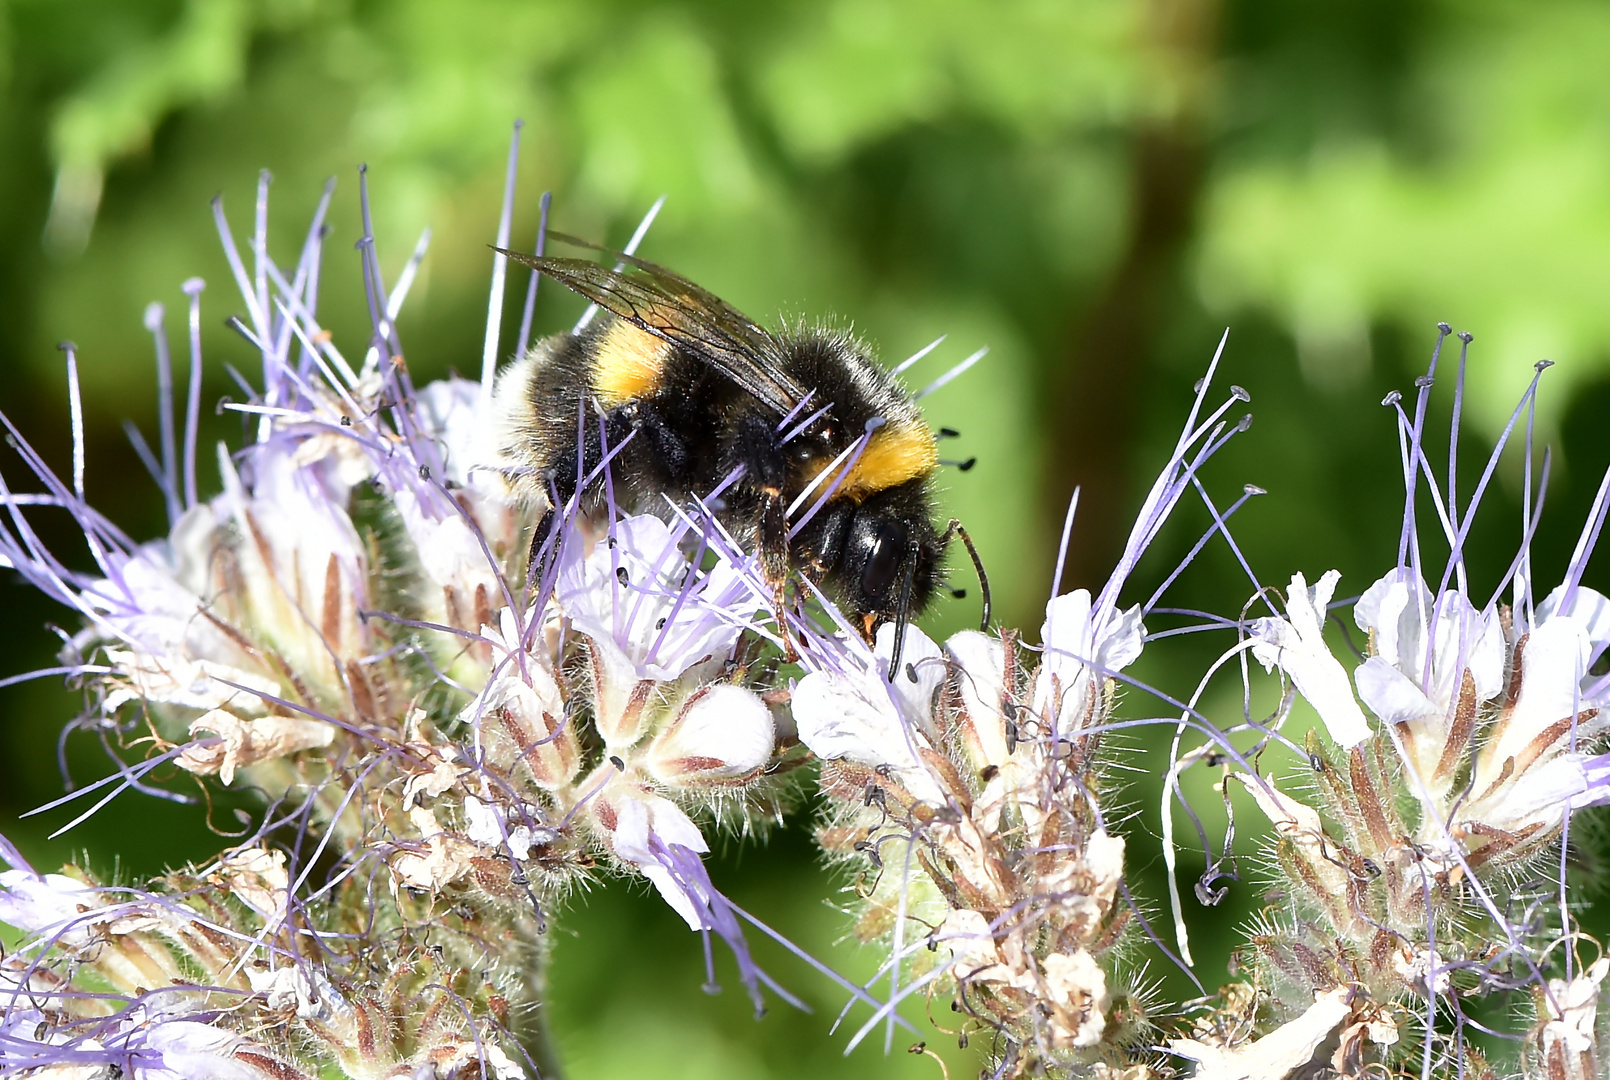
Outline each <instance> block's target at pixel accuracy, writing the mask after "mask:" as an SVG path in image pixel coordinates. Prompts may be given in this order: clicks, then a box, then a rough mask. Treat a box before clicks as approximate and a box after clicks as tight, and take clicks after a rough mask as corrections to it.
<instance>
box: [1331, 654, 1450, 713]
mask: <svg viewBox="0 0 1610 1080" xmlns="http://www.w3.org/2000/svg"><path fill="white" fill-rule="evenodd" d="M1353 680H1354V681H1355V682H1357V683H1358V696H1359V697H1360V698H1361V699H1362V700H1363V702H1364V704H1366V705H1368V706H1369V708H1370V712H1372V713H1374V714H1375V715H1376V716H1378V717H1379V718H1380V719H1381V721H1382V722H1383V723H1386V724H1404V723H1409V722H1411V721H1415V720H1420V719H1423V718H1425V717H1428V716H1439V714H1440V711H1441V710H1439V709H1438V708H1437V705H1436V703H1435V702H1433V701H1432V700H1431V699H1430V698H1428V697H1426V696H1425V694H1424V693H1422V692H1421V690H1420V688H1419V687H1418V686H1416V685H1415V684H1414V681H1413V680H1411V679H1410V678H1409V677H1408V676H1407V675H1405V674H1403V672H1401V671H1399V670H1398V669H1397V668H1395V667H1393V666H1392V665H1391V664H1390V663H1388V662H1387V660H1386V657H1384V656H1372V657H1370V658H1369V659H1368V660H1366V661H1364V663H1362V664H1360V665H1359V666H1358V667H1357V668H1356V669H1355V670H1354V672H1353ZM1439 718H1440V716H1439Z"/></svg>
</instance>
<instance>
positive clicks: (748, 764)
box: [649, 683, 777, 783]
mask: <svg viewBox="0 0 1610 1080" xmlns="http://www.w3.org/2000/svg"><path fill="white" fill-rule="evenodd" d="M776 739H777V737H776V731H775V729H774V726H773V724H772V717H771V710H770V709H768V708H767V707H766V703H765V702H764V701H761V700H760V698H759V697H758V696H757V695H756V694H755V693H754V692H753V691H751V690H746V689H744V688H743V687H741V686H733V685H731V684H730V683H718V684H717V685H715V686H712V687H710V688H709V689H707V690H705V691H703V692H702V693H700V694H698V695H697V696H696V697H695V698H694V699H693V700H692V701H691V702H690V703H689V704H688V705H687V706H686V707H685V708H684V709H683V710H682V712H681V714H680V715H679V716H678V717H677V719H676V722H675V723H674V724H673V725H672V726H671V727H670V728H669V729H667V730H666V731H665V732H664V733H663V734H662V735H660V736H659V737H658V738H656V739H655V740H654V744H653V746H652V747H650V749H649V767H650V769H651V770H652V771H653V773H654V775H655V776H656V777H658V778H659V779H661V780H664V781H666V782H667V783H678V782H684V781H688V780H695V781H697V780H707V779H722V778H727V777H749V776H751V775H753V774H754V773H756V772H758V771H759V770H760V769H763V768H765V766H766V764H767V762H769V761H771V755H772V751H773V750H774V749H775V748H776Z"/></svg>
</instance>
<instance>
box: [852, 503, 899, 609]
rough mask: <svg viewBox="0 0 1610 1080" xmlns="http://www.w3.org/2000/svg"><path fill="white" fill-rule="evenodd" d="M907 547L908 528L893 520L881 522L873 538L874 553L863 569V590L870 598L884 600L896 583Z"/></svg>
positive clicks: (868, 557) (869, 556)
mask: <svg viewBox="0 0 1610 1080" xmlns="http://www.w3.org/2000/svg"><path fill="white" fill-rule="evenodd" d="M905 548H906V529H905V526H904V525H901V524H899V523H898V522H893V521H884V522H880V523H879V524H878V527H877V533H876V535H875V536H874V537H873V540H872V553H871V554H870V555H868V556H867V561H866V569H864V570H862V571H861V591H862V592H864V593H865V594H866V595H867V597H868V598H870V599H872V600H875V601H882V600H883V598H884V597H885V596H887V595H888V592H889V587H890V586H892V585H893V584H894V579H895V572H896V571H897V570H899V568H900V556H901V554H902V553H903V552H904V551H905Z"/></svg>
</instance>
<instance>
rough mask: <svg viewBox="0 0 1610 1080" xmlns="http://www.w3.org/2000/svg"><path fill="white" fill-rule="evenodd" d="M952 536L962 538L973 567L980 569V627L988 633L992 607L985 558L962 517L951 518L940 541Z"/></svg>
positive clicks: (943, 541)
mask: <svg viewBox="0 0 1610 1080" xmlns="http://www.w3.org/2000/svg"><path fill="white" fill-rule="evenodd" d="M952 536H959V537H961V538H962V544H963V545H964V546H965V547H966V548H967V554H968V556H969V557H970V558H971V559H972V560H973V569H974V570H976V571H978V591H979V592H980V593H981V594H982V595H983V598H984V617H983V618H982V619H980V620H979V622H978V628H979V629H980V630H982V631H984V632H985V633H988V632H989V609H990V595H989V575H988V574H986V573H985V572H984V560H983V559H980V558H979V557H978V548H976V547H974V546H973V538H972V537H971V536H968V535H967V530H966V529H964V528H963V527H962V523H961V519H959V518H951V519H950V524H949V525H947V526H945V535H944V536H941V537H940V538H939V543H940V544H941V545H945V544H948V543H950V538H951V537H952ZM957 595H958V596H960V595H961V594H960V593H957Z"/></svg>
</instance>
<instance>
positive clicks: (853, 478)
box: [834, 423, 939, 502]
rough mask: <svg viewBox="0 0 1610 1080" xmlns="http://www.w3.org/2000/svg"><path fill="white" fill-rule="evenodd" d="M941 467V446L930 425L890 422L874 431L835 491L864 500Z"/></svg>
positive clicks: (858, 500) (851, 497) (857, 500)
mask: <svg viewBox="0 0 1610 1080" xmlns="http://www.w3.org/2000/svg"><path fill="white" fill-rule="evenodd" d="M938 467H939V447H938V445H937V444H935V442H934V436H933V432H931V431H929V430H928V428H927V426H926V425H924V424H920V423H905V424H900V425H895V424H889V425H886V426H884V427H881V428H879V429H878V430H877V431H875V432H873V434H872V438H871V440H870V441H869V442H868V443H867V447H866V449H865V450H864V451H862V452H861V456H860V457H859V458H857V459H856V461H855V464H854V465H853V466H851V467H850V471H849V474H848V475H846V476H845V477H844V479H843V481H842V482H840V484H839V485H838V487H837V489H836V490H835V492H834V494H835V495H842V496H845V497H847V498H850V499H853V500H855V501H856V502H860V501H861V500H862V499H865V498H866V497H867V496H868V495H873V494H876V493H877V492H879V491H887V490H888V489H889V488H892V487H898V486H899V485H901V484H904V483H905V482H907V481H908V480H915V479H917V478H918V477H921V476H927V475H928V474H929V473H931V472H933V471H934V470H935V469H936V468H938Z"/></svg>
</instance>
